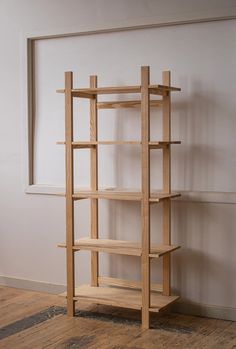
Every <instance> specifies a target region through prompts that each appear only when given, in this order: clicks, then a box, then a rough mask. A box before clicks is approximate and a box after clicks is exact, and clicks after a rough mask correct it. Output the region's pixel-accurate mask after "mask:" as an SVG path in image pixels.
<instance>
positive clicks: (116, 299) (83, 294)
mask: <svg viewBox="0 0 236 349" xmlns="http://www.w3.org/2000/svg"><path fill="white" fill-rule="evenodd" d="M63 295H64V296H66V294H63ZM178 299H179V297H178V296H171V297H168V296H163V295H162V294H161V293H158V292H150V306H149V309H148V315H149V311H151V312H156V313H158V312H159V311H160V310H163V309H165V308H166V307H167V306H168V305H170V304H172V303H173V302H175V301H177V300H178ZM74 300H83V301H88V302H92V303H98V304H106V305H113V306H115V307H122V308H123V307H124V308H129V309H138V310H140V309H142V307H143V303H142V292H141V291H140V290H136V289H127V288H121V287H92V286H89V285H82V286H79V287H76V289H75V297H74Z"/></svg>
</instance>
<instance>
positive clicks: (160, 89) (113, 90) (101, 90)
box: [57, 85, 181, 98]
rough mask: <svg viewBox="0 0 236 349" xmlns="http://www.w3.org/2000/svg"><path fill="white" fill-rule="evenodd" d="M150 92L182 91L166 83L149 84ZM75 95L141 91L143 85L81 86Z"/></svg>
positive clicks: (164, 94)
mask: <svg viewBox="0 0 236 349" xmlns="http://www.w3.org/2000/svg"><path fill="white" fill-rule="evenodd" d="M148 89H149V93H150V94H154V95H160V96H166V95H167V94H168V92H170V91H172V92H174V91H181V88H179V87H173V86H165V85H149V86H148ZM57 92H58V93H65V89H59V90H57ZM71 92H72V96H73V97H82V98H94V96H95V95H101V94H119V93H141V86H140V85H138V86H118V87H97V88H79V89H72V90H71Z"/></svg>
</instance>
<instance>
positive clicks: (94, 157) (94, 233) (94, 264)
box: [90, 75, 99, 286]
mask: <svg viewBox="0 0 236 349" xmlns="http://www.w3.org/2000/svg"><path fill="white" fill-rule="evenodd" d="M90 87H91V88H96V87H97V76H96V75H91V76H90ZM97 139H98V132H97V97H96V96H95V97H94V98H93V99H91V100H90V141H97ZM90 152H91V154H90V172H91V173H90V176H91V180H90V183H91V190H93V191H96V190H97V189H98V149H97V147H95V148H92V149H91V151H90ZM90 235H91V238H92V239H98V199H91V233H90ZM98 276H99V255H98V252H95V251H93V252H91V286H98Z"/></svg>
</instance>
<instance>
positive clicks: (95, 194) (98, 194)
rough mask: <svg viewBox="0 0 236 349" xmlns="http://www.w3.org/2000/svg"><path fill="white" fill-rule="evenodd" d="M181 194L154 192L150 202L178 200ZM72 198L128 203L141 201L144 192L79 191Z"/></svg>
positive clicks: (118, 190) (115, 190) (113, 190)
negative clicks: (125, 201)
mask: <svg viewBox="0 0 236 349" xmlns="http://www.w3.org/2000/svg"><path fill="white" fill-rule="evenodd" d="M180 195H181V194H179V193H165V192H161V191H159V192H158V191H153V192H151V194H150V198H149V202H150V203H157V202H160V201H162V200H164V199H170V198H176V197H178V196H180ZM72 197H73V198H74V200H80V199H88V198H92V199H110V200H128V201H141V200H142V192H141V191H133V190H130V191H129V190H124V189H123V190H122V189H113V188H111V189H101V190H79V191H76V192H75V193H74V194H73V195H72Z"/></svg>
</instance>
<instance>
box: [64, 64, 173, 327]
mask: <svg viewBox="0 0 236 349" xmlns="http://www.w3.org/2000/svg"><path fill="white" fill-rule="evenodd" d="M149 81H150V72H149V67H147V66H144V67H141V85H139V86H119V87H97V76H94V75H93V76H90V87H89V88H80V89H74V88H73V74H72V72H66V73H65V89H63V90H57V92H59V93H64V94H65V141H62V142H58V144H64V145H65V149H66V152H65V154H66V193H65V194H64V195H65V197H66V243H61V244H59V245H58V246H59V247H63V248H66V256H67V258H66V260H67V292H66V294H65V295H66V296H67V309H68V315H69V316H74V314H75V301H80V300H83V301H88V302H95V303H100V304H108V305H113V306H119V307H127V308H131V309H139V310H141V311H142V327H143V328H144V329H147V328H149V327H150V312H159V311H160V310H162V309H164V308H166V307H167V306H168V305H169V304H171V303H173V302H174V301H176V300H177V299H178V298H179V297H178V296H173V295H171V252H173V251H175V250H176V249H178V248H179V246H173V245H171V199H172V198H175V197H178V196H179V195H180V194H178V193H172V192H171V144H179V143H180V142H179V141H172V140H171V92H173V91H180V88H177V87H172V86H171V81H170V72H169V71H164V72H163V74H162V85H150V82H149ZM127 93H134V94H139V95H140V99H136V100H128V101H109V102H104V101H103V102H99V101H98V95H100V94H127ZM151 95H157V96H161V98H160V99H154V100H151V99H150V96H151ZM73 98H88V99H89V100H90V140H88V141H86V142H85V141H74V139H73ZM150 107H161V108H162V124H163V140H161V141H155V142H153V141H150ZM114 108H140V109H141V140H140V141H99V140H98V132H97V117H98V110H99V109H114ZM123 144H124V145H125V144H126V145H139V146H140V147H141V164H142V184H141V190H140V191H137V190H134V189H132V190H124V189H122V188H121V189H119V188H115V189H113V188H107V189H106V188H103V189H101V188H99V186H98V146H99V145H123ZM83 148H89V149H90V158H91V161H90V167H91V182H90V188H89V189H84V190H79V191H75V188H74V159H73V155H74V150H76V149H83ZM151 149H161V150H162V152H163V188H162V190H161V191H151V189H150V151H151ZM82 199H90V201H91V231H90V236H89V237H84V238H81V239H79V240H75V238H74V235H75V234H74V202H75V201H76V200H82ZM99 199H108V200H122V201H123V200H124V201H125V200H129V201H140V204H141V215H142V227H141V231H142V238H141V241H140V242H134V241H121V240H111V239H102V238H100V237H99V235H100V234H99V232H98V203H99ZM159 202H162V204H163V218H162V220H163V233H162V235H163V244H162V245H156V244H155V245H152V246H151V244H150V205H151V204H154V203H159ZM80 250H88V251H90V252H91V284H90V285H83V286H79V287H78V288H76V287H75V263H74V253H75V252H76V251H80ZM99 252H107V253H113V254H120V255H130V256H138V257H140V260H141V281H133V280H124V279H118V278H111V277H106V276H100V275H99ZM151 258H163V282H162V284H161V285H159V284H152V283H151V282H150V280H151V278H150V260H151Z"/></svg>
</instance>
